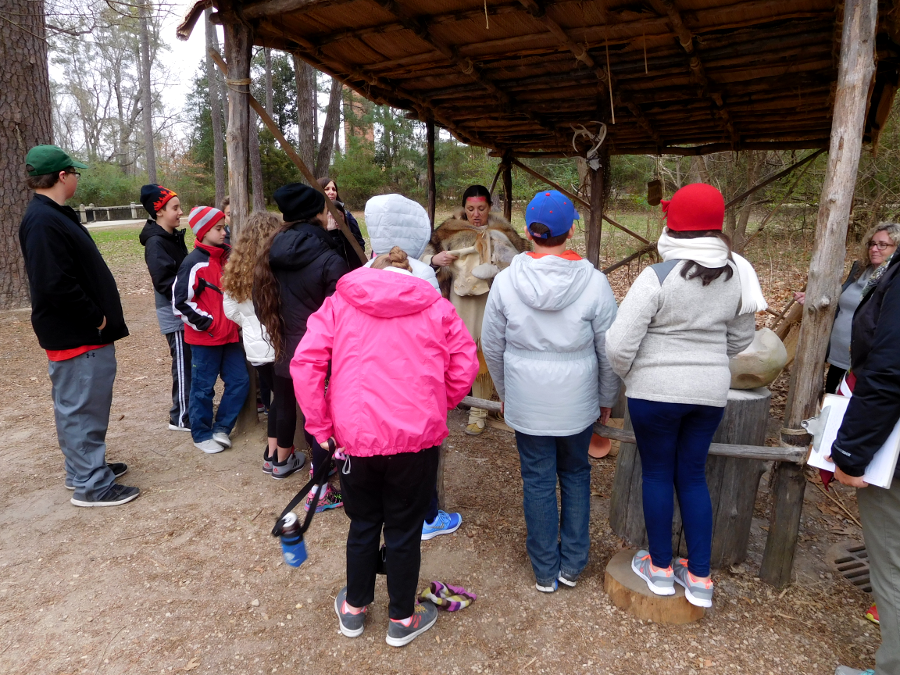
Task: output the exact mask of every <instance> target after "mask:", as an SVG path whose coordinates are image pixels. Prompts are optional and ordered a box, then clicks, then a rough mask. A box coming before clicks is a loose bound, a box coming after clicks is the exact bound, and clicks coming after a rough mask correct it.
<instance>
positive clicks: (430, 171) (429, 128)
mask: <svg viewBox="0 0 900 675" xmlns="http://www.w3.org/2000/svg"><path fill="white" fill-rule="evenodd" d="M425 136H426V141H425V153H426V158H425V161H426V165H427V166H426V170H427V176H426V180H427V181H428V219H429V220H430V221H431V230H432V232H433V231H434V211H435V208H436V205H437V183H436V181H435V177H434V120H433V119H431V118H429V119H428V120H426V121H425Z"/></svg>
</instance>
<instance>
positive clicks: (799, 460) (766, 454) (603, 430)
mask: <svg viewBox="0 0 900 675" xmlns="http://www.w3.org/2000/svg"><path fill="white" fill-rule="evenodd" d="M460 405H462V406H464V407H467V408H482V409H483V410H487V411H488V412H495V413H499V412H501V408H500V401H488V400H487V399H483V398H475V397H474V396H466V397H465V398H463V400H462V402H461V403H460ZM594 433H595V434H597V435H598V436H603V437H604V438H609V439H612V440H614V441H619V442H620V443H637V441H636V440H635V438H634V432H631V431H625V430H623V429H615V428H614V427H608V426H606V425H603V424H600V423H599V422H597V423H596V424H594ZM709 454H711V455H716V456H718V457H738V458H741V459H761V460H763V461H773V460H774V461H776V462H790V463H793V464H799V465H803V464H804V463H805V462H806V449H805V448H798V447H786V448H785V447H781V448H771V447H768V446H764V445H739V444H732V443H713V444H712V445H710V446H709Z"/></svg>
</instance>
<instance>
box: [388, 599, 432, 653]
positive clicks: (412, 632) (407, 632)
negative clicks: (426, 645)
mask: <svg viewBox="0 0 900 675" xmlns="http://www.w3.org/2000/svg"><path fill="white" fill-rule="evenodd" d="M437 617H438V611H437V607H435V606H434V604H433V603H431V602H428V601H427V600H426V601H425V602H421V603H416V608H415V610H413V615H412V621H410V622H409V625H408V626H404V625H403V624H402V623H398V622H397V621H388V632H387V637H386V638H385V642H387V643H388V644H389V645H390V646H391V647H402V646H403V645H408V644H409V643H410V642H412V641H413V640H415V639H416V638H417V637H419V636H420V635H421V634H422V633H424V632H425V631H426V630H428V629H429V628H431V627H432V626H433V625H434V622H435V621H437Z"/></svg>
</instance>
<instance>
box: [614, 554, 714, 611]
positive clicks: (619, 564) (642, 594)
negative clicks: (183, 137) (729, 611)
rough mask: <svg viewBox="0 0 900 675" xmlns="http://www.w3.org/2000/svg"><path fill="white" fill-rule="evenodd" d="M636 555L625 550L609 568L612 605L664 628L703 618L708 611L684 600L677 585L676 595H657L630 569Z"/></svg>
mask: <svg viewBox="0 0 900 675" xmlns="http://www.w3.org/2000/svg"><path fill="white" fill-rule="evenodd" d="M635 553H636V551H635V550H634V549H623V550H621V551H619V552H618V553H616V554H615V555H614V556H613V557H612V560H610V561H609V563H608V564H607V565H606V574H605V576H604V584H603V587H604V589H605V590H606V594H607V595H609V599H610V600H611V601H612V603H613V604H614V605H615V606H616V607H618V608H619V609H621V610H622V611H624V612H628V613H629V614H631V615H632V616H634V617H636V618H638V619H641V620H643V621H652V622H653V623H662V624H684V623H693V622H694V621H699V620H700V619H702V618H703V616H704V614H705V613H706V610H704V609H703V608H702V607H695V606H694V605H692V604H691V603H689V602H688V601H687V599H686V598H685V597H684V589H683V588H682V587H681V586H679V585H678V584H675V595H669V596H661V595H655V594H654V593H653V592H652V591H651V590H650V589H649V588H647V582H645V581H644V580H643V579H641V578H640V577H639V576H638V575H637V574H635V573H634V571H633V570H632V569H631V560H632V558H634V554H635Z"/></svg>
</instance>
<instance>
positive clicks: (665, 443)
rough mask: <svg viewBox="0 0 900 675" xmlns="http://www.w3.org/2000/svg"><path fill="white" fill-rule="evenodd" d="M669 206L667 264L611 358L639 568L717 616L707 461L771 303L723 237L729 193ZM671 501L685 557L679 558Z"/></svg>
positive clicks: (649, 284)
mask: <svg viewBox="0 0 900 675" xmlns="http://www.w3.org/2000/svg"><path fill="white" fill-rule="evenodd" d="M662 208H663V212H664V213H665V214H666V219H667V220H666V228H665V229H664V230H663V233H662V235H660V238H659V244H658V250H659V254H660V255H661V256H662V258H663V261H664V262H662V263H659V264H657V265H651V266H650V267H648V268H647V269H645V270H644V271H643V272H642V273H641V275H640V276H639V277H638V278H637V279H636V280H635V282H634V284H633V285H632V287H631V289H630V290H629V291H628V295H627V296H626V297H625V299H624V300H623V301H622V305H621V306H620V307H619V313H618V315H617V316H616V320H615V321H614V322H613V325H612V327H611V328H610V329H609V332H608V333H607V336H606V353H607V356H608V357H609V361H610V363H611V365H612V367H613V370H615V371H616V373H617V374H618V375H619V376H620V377H621V378H622V379H623V380H625V385H626V395H627V396H628V411H629V414H630V415H631V422H632V424H633V426H634V435H635V437H636V439H637V445H638V451H639V452H640V455H641V465H642V469H643V506H644V521H645V524H646V526H647V538H648V540H649V546H648V548H649V551H638V553H637V555H635V557H634V560H633V561H632V564H631V567H632V569H633V570H634V572H635V573H636V574H637V575H638V576H640V577H641V578H642V579H644V581H646V582H647V586H648V587H649V588H650V590H651V591H653V592H654V593H656V594H657V595H674V593H675V583H679V584H681V585H682V586H684V588H685V596H686V597H687V599H688V600H689V601H690V602H691V603H693V604H694V605H697V606H699V607H711V606H712V594H713V584H712V581H711V580H710V577H709V561H710V553H711V545H712V506H711V503H710V498H709V489H708V487H707V485H706V473H705V469H706V456H707V454H708V453H709V445H710V442H711V441H712V437H713V434H714V433H715V431H716V428H717V427H718V426H719V422H720V421H721V420H722V415H723V413H724V409H725V403H726V401H727V396H728V388H729V384H730V382H731V373H730V371H729V369H728V359H729V358H730V357H731V356H734V355H735V354H738V353H739V352H741V351H743V350H744V349H746V348H747V346H748V345H749V344H750V342H751V341H752V340H753V334H754V330H755V328H756V323H755V318H754V315H755V313H756V312H759V311H762V310H764V309H765V308H766V302H765V300H764V299H763V295H762V290H761V288H760V286H759V279H758V278H757V276H756V272H755V271H754V270H753V267H752V266H751V265H750V263H749V262H747V261H746V260H745V259H744V258H742V257H741V256H739V255H737V254H736V253H734V252H732V250H731V241H730V239H729V238H728V237H727V236H726V235H725V234H723V233H722V221H723V220H724V217H725V200H724V199H723V198H722V193H720V192H719V191H718V190H717V189H716V188H714V187H713V186H711V185H705V184H703V183H695V184H692V185H687V186H685V187H683V188H681V189H680V190H678V192H676V193H675V195H674V196H673V197H672V200H671V201H663V202H662ZM673 492H677V493H678V503H679V505H680V507H681V517H682V520H683V522H684V532H685V539H686V540H687V548H688V557H687V559H685V558H680V559H678V560H673V558H672V518H673V511H674V500H673V497H674V495H673Z"/></svg>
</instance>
